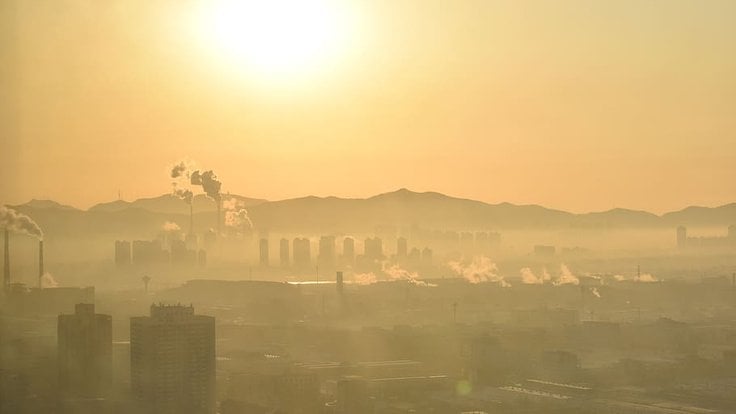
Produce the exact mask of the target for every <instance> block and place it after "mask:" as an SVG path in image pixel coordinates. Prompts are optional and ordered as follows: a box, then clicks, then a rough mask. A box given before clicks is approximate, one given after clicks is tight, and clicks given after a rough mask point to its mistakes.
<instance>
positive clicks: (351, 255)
mask: <svg viewBox="0 0 736 414" xmlns="http://www.w3.org/2000/svg"><path fill="white" fill-rule="evenodd" d="M342 260H343V263H344V264H345V265H347V266H352V265H353V264H354V263H355V239H353V238H352V237H345V238H344V239H343V240H342Z"/></svg>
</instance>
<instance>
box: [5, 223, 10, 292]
mask: <svg viewBox="0 0 736 414" xmlns="http://www.w3.org/2000/svg"><path fill="white" fill-rule="evenodd" d="M4 248H5V251H4V256H3V257H4V261H3V287H4V288H5V291H7V290H8V289H10V241H9V236H8V229H7V228H6V229H5V247H4Z"/></svg>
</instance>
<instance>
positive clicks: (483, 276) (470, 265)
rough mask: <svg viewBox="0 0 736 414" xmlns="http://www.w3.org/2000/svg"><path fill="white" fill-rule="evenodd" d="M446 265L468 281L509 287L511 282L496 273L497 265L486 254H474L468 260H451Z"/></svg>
mask: <svg viewBox="0 0 736 414" xmlns="http://www.w3.org/2000/svg"><path fill="white" fill-rule="evenodd" d="M447 265H448V266H450V269H452V271H453V272H455V273H456V274H457V275H459V276H462V277H463V278H465V280H467V281H468V282H470V283H474V284H475V283H482V282H493V283H498V284H500V285H501V286H502V287H511V284H510V283H509V282H507V281H506V279H505V278H504V277H503V276H501V275H499V274H498V266H496V264H495V263H494V262H493V261H492V260H491V259H490V258H488V257H486V256H475V257H473V259H472V260H471V261H469V262H467V261H465V262H462V261H452V262H449V263H448V264H447Z"/></svg>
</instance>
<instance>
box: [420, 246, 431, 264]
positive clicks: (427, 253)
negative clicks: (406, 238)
mask: <svg viewBox="0 0 736 414" xmlns="http://www.w3.org/2000/svg"><path fill="white" fill-rule="evenodd" d="M422 264H423V265H425V266H430V265H432V249H430V248H429V247H425V248H424V249H422Z"/></svg>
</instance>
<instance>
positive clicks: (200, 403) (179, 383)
mask: <svg viewBox="0 0 736 414" xmlns="http://www.w3.org/2000/svg"><path fill="white" fill-rule="evenodd" d="M130 382H131V389H132V392H133V395H134V397H135V398H136V399H137V400H138V401H139V402H141V406H142V407H143V408H144V410H143V411H141V412H145V413H151V414H153V413H156V414H174V413H176V414H214V413H215V318H213V317H211V316H202V315H195V314H194V308H193V307H191V306H181V305H174V306H166V305H158V306H156V305H153V306H151V315H150V316H140V317H133V318H131V319H130Z"/></svg>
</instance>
